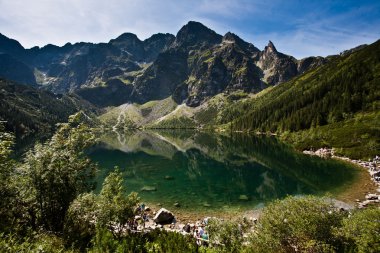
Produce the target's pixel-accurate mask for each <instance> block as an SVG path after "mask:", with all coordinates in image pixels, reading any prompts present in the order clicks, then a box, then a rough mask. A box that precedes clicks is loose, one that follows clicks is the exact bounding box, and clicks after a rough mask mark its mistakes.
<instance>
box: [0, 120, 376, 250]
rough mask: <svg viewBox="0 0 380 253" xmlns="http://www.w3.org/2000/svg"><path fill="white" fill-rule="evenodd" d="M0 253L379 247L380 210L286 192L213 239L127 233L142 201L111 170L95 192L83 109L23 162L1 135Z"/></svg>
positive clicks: (214, 229) (211, 228) (212, 229)
mask: <svg viewBox="0 0 380 253" xmlns="http://www.w3.org/2000/svg"><path fill="white" fill-rule="evenodd" d="M0 138H1V142H0V166H1V170H0V172H1V174H0V194H1V196H0V198H1V200H2V201H1V202H0V229H1V231H0V251H1V252H379V250H380V223H379V220H380V209H374V208H373V209H366V210H357V211H354V212H352V213H349V212H347V211H340V210H337V209H336V208H335V207H334V206H333V205H332V203H331V202H330V201H329V200H328V199H325V198H317V197H299V198H296V197H288V198H286V199H284V200H278V201H275V202H273V203H272V204H270V205H268V206H267V207H265V208H264V210H263V213H262V216H261V217H260V219H259V221H258V222H257V223H254V222H252V221H249V220H247V219H237V220H235V221H222V220H218V219H211V220H210V221H209V223H208V225H207V227H206V230H207V231H208V233H209V238H210V244H209V245H208V246H204V245H203V246H199V245H198V244H197V242H196V240H195V239H194V238H193V237H191V236H186V235H182V234H180V233H177V232H167V231H161V230H155V231H153V232H149V233H132V232H131V231H129V229H128V226H127V225H126V224H128V222H129V221H131V220H132V219H133V218H134V215H135V213H134V210H135V207H136V206H137V205H138V202H139V198H138V196H137V194H136V193H131V194H129V195H127V194H126V189H125V188H124V182H123V176H122V174H121V173H120V172H119V171H118V169H116V170H115V171H114V172H111V173H110V174H109V176H108V177H107V178H106V179H105V181H104V183H103V186H102V190H101V192H100V193H99V194H94V193H93V192H92V190H93V189H94V186H95V185H94V182H93V181H92V180H93V176H94V173H95V171H96V165H94V164H93V163H92V162H91V161H90V160H89V159H88V158H87V157H86V155H85V153H84V152H83V150H85V149H86V148H87V147H89V146H90V145H92V144H93V143H94V142H95V137H94V134H93V133H92V131H91V129H90V128H88V127H87V126H86V124H85V123H83V114H81V113H78V114H76V115H74V116H71V117H70V120H69V123H67V124H61V125H60V127H59V129H58V131H57V132H56V134H55V135H54V136H53V137H52V138H51V140H49V141H48V142H46V143H42V144H37V145H36V146H35V147H34V148H33V149H32V150H31V151H29V152H28V153H27V154H26V156H25V158H24V160H23V161H22V162H16V161H14V160H12V159H11V158H10V155H11V153H12V152H11V148H12V145H13V140H14V138H13V136H12V135H11V134H9V133H7V132H5V131H4V129H3V128H2V129H1V132H0Z"/></svg>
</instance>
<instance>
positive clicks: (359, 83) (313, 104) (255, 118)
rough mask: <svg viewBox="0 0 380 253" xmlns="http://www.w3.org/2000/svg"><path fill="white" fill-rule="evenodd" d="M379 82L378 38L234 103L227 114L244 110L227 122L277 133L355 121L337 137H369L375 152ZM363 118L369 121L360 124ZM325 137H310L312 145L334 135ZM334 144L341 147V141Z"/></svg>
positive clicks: (350, 143)
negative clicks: (247, 99)
mask: <svg viewBox="0 0 380 253" xmlns="http://www.w3.org/2000/svg"><path fill="white" fill-rule="evenodd" d="M379 87H380V41H377V42H375V43H374V44H372V45H369V46H367V47H364V48H363V49H361V50H358V51H356V52H354V53H351V54H345V55H343V56H341V57H336V58H335V59H333V60H331V61H330V62H329V63H328V64H325V65H324V66H322V67H319V68H317V69H314V70H311V71H309V72H307V73H305V74H304V75H301V76H299V77H296V78H294V79H293V80H291V81H289V82H286V83H283V84H281V85H278V86H276V87H274V88H273V89H272V90H271V91H270V92H267V93H265V94H264V95H262V96H259V97H257V98H254V99H252V100H249V101H248V102H246V103H245V104H238V105H235V108H229V110H230V111H229V112H228V113H226V114H229V115H234V117H236V116H237V114H235V113H236V112H237V111H239V112H240V113H241V112H245V114H244V115H243V116H241V117H239V118H237V119H235V120H233V122H232V123H231V128H232V129H233V130H243V131H264V132H265V131H270V132H279V133H281V132H284V131H291V132H294V131H300V130H307V129H313V128H314V129H320V127H324V126H329V127H330V131H331V130H332V129H338V130H339V128H340V131H338V132H339V133H338V132H337V133H336V134H340V132H345V130H344V126H345V127H351V128H352V127H354V126H355V124H356V126H357V127H356V128H355V129H351V130H350V131H348V130H347V132H346V133H348V132H349V133H351V134H353V135H350V136H348V135H341V136H340V137H339V138H338V139H340V140H341V142H344V141H343V140H345V141H346V142H345V143H344V145H343V146H344V147H345V148H353V147H362V148H363V147H364V146H366V145H367V144H369V142H370V146H371V148H370V149H371V150H372V151H375V152H376V151H377V150H378V149H379V147H380V146H379V144H380V125H379V122H380V120H379V119H380V115H379V109H380V90H379ZM360 115H361V116H360ZM232 118H233V117H232ZM361 119H365V121H366V122H367V123H366V124H361V123H360V122H361ZM340 122H341V123H340ZM344 122H351V123H352V124H353V123H355V124H354V125H352V124H348V125H347V124H345V123H344ZM368 122H372V123H373V124H371V123H369V124H368ZM325 128H326V127H325ZM315 131H317V130H315ZM324 132H326V131H324ZM325 137H326V136H325ZM325 137H323V136H322V137H321V138H322V139H323V140H318V141H314V144H315V145H314V147H315V146H321V145H326V146H334V141H333V140H334V138H331V137H332V136H331V135H330V139H326V138H325ZM362 137H363V138H362ZM310 142H312V138H310V139H309V144H310ZM312 146H313V145H312V144H310V145H309V148H311V147H312ZM338 146H340V147H343V146H342V143H340V144H338ZM369 152H371V151H369ZM375 152H374V153H375Z"/></svg>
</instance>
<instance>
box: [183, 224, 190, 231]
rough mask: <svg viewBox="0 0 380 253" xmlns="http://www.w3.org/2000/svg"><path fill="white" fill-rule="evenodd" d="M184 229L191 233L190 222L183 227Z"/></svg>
mask: <svg viewBox="0 0 380 253" xmlns="http://www.w3.org/2000/svg"><path fill="white" fill-rule="evenodd" d="M183 231H185V232H186V233H190V224H189V223H187V224H186V225H185V226H184V227H183Z"/></svg>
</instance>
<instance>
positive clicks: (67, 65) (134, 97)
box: [0, 21, 326, 107]
mask: <svg viewBox="0 0 380 253" xmlns="http://www.w3.org/2000/svg"><path fill="white" fill-rule="evenodd" d="M0 53H3V54H8V55H10V56H11V57H12V59H14V62H16V61H17V62H18V63H20V64H19V65H20V66H21V64H24V65H25V67H26V68H24V69H25V71H26V70H27V68H29V69H30V70H31V71H29V72H33V74H34V76H35V80H33V78H29V79H28V80H26V81H27V82H28V83H29V82H30V83H33V84H34V83H35V82H37V84H39V85H40V86H41V87H43V88H45V89H48V90H50V91H53V92H55V93H67V92H78V94H81V95H84V96H83V98H85V99H87V98H90V99H91V101H92V102H95V103H97V105H98V106H108V105H111V106H118V105H120V104H122V103H133V102H138V103H146V102H148V101H151V100H162V99H165V98H167V97H169V96H172V98H173V99H174V100H175V101H176V103H178V104H181V103H186V104H187V105H188V106H191V107H196V106H199V105H201V104H202V103H205V102H206V101H207V100H208V99H210V98H212V97H213V96H215V95H217V94H220V93H231V92H236V91H243V92H250V93H257V92H259V91H261V90H262V89H264V88H265V87H267V86H268V85H277V84H279V83H282V82H284V81H287V80H289V79H291V78H293V77H294V76H297V75H299V74H301V73H303V72H305V71H307V70H308V69H310V68H313V67H316V66H319V65H321V64H324V63H325V62H326V59H324V58H321V57H319V58H318V57H309V58H307V59H303V60H296V59H295V58H294V57H291V56H288V55H285V54H282V53H280V52H278V51H277V50H276V48H275V46H274V45H273V43H272V42H269V44H268V46H267V47H266V48H265V49H264V50H263V51H260V50H259V49H257V48H256V47H255V46H254V45H252V44H251V43H248V42H246V41H244V40H242V39H241V38H239V37H238V36H237V35H235V34H233V33H230V32H228V33H226V34H225V35H224V36H222V35H219V34H217V33H216V32H215V31H213V30H211V29H210V28H208V27H206V26H204V25H203V24H201V23H199V22H194V21H190V22H188V23H187V24H186V25H185V26H183V27H182V28H181V29H180V30H179V31H178V33H177V35H176V36H174V35H171V34H161V33H159V34H155V35H153V36H151V37H150V38H148V39H146V40H144V41H141V40H140V39H139V38H138V37H137V36H136V35H135V34H132V33H124V34H122V35H120V36H119V37H117V38H115V39H112V40H110V41H109V42H108V43H98V44H93V43H84V42H80V43H75V44H70V43H67V44H66V45H64V46H63V47H58V46H54V45H47V46H45V47H42V48H39V47H34V48H31V49H24V48H23V47H22V46H21V44H20V43H18V42H17V41H15V40H12V39H9V38H7V37H5V36H4V35H1V36H0ZM3 63H4V64H6V62H3ZM4 64H3V65H4ZM8 65H9V66H4V68H7V69H12V68H11V67H10V65H11V64H8ZM3 72H4V73H0V74H2V76H3V77H4V78H6V79H10V80H17V81H23V82H24V80H19V79H15V77H14V75H13V74H12V73H11V72H9V71H3ZM25 73H26V72H25ZM25 75H26V74H25ZM29 75H30V74H29ZM115 79H118V80H119V81H120V82H123V83H125V84H126V86H128V87H122V86H120V85H118V86H117V89H116V90H115V85H109V83H108V82H109V81H111V80H112V82H115V81H114V80H115ZM120 82H119V83H120ZM92 88H95V89H94V90H93V91H90V90H89V89H92ZM81 89H85V90H84V91H83V92H81V91H80V90H81ZM109 94H118V98H117V99H116V100H115V102H114V101H113V100H112V99H111V98H110V96H109ZM96 96H97V97H99V98H95V97H96Z"/></svg>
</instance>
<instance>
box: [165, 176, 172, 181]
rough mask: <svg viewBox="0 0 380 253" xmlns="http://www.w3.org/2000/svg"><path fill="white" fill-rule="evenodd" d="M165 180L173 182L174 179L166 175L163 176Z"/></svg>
mask: <svg viewBox="0 0 380 253" xmlns="http://www.w3.org/2000/svg"><path fill="white" fill-rule="evenodd" d="M165 179H166V180H173V179H174V177H172V176H168V175H166V176H165Z"/></svg>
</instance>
